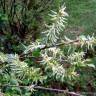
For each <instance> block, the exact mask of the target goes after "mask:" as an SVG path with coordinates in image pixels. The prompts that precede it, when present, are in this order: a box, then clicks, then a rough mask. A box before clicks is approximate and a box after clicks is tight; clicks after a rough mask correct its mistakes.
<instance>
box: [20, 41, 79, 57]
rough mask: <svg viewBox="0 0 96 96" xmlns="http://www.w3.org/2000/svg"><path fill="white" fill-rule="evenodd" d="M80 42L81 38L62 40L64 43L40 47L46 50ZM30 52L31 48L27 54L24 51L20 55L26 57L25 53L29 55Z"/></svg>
mask: <svg viewBox="0 0 96 96" xmlns="http://www.w3.org/2000/svg"><path fill="white" fill-rule="evenodd" d="M79 43H80V42H79V40H73V41H70V42H62V43H59V44H56V45H50V46H48V45H45V46H44V47H41V48H40V47H39V49H40V50H45V49H48V48H52V47H59V46H62V45H69V44H79ZM41 46H42V45H41ZM28 54H31V50H30V51H29V52H28V53H27V54H23V53H22V54H21V55H20V56H19V57H20V58H23V57H26V56H25V55H28ZM29 57H30V56H29Z"/></svg>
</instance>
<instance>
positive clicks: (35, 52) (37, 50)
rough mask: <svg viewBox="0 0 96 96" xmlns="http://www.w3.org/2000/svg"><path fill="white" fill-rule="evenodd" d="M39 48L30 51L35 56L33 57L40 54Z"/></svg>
mask: <svg viewBox="0 0 96 96" xmlns="http://www.w3.org/2000/svg"><path fill="white" fill-rule="evenodd" d="M40 51H41V50H40V49H39V48H38V49H35V50H34V51H33V52H32V55H33V56H35V57H39V56H40Z"/></svg>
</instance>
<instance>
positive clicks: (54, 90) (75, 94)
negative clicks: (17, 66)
mask: <svg viewBox="0 0 96 96" xmlns="http://www.w3.org/2000/svg"><path fill="white" fill-rule="evenodd" d="M0 86H1V87H5V86H8V87H20V88H24V87H26V88H28V89H30V90H32V89H36V90H45V91H51V92H58V93H64V94H69V95H72V96H82V95H80V94H77V93H75V92H69V91H67V90H60V89H53V88H46V87H42V86H35V85H30V86H21V85H9V84H4V85H0Z"/></svg>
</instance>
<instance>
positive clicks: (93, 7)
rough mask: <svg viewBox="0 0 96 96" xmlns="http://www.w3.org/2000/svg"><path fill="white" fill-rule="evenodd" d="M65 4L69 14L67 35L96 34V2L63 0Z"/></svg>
mask: <svg viewBox="0 0 96 96" xmlns="http://www.w3.org/2000/svg"><path fill="white" fill-rule="evenodd" d="M65 3H66V6H67V12H68V13H69V18H68V19H69V20H68V26H67V28H66V30H67V31H66V32H67V34H68V32H69V33H72V34H74V33H76V32H77V33H78V32H79V33H80V34H93V33H95V34H96V0H65ZM75 35H76V34H75Z"/></svg>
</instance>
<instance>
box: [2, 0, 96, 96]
mask: <svg viewBox="0 0 96 96" xmlns="http://www.w3.org/2000/svg"><path fill="white" fill-rule="evenodd" d="M11 1H12V2H11ZM0 2H1V7H0V32H1V33H0V35H1V37H0V42H1V45H0V47H1V48H0V51H1V52H0V94H1V93H2V94H4V96H45V95H46V96H51V95H54V93H49V92H45V91H44V88H43V90H42V87H40V86H45V87H50V88H55V89H58V90H59V89H61V90H62V89H63V90H66V91H74V92H76V91H77V92H80V94H82V92H83V91H84V92H89V91H91V92H92V91H94V92H95V91H96V84H95V74H94V73H95V71H96V68H95V60H96V57H95V53H96V52H95V51H96V49H95V44H96V37H95V35H94V34H93V35H92V36H91V35H87V36H85V35H80V36H77V37H76V38H75V39H72V38H71V37H68V36H66V35H64V36H62V34H63V33H64V29H65V28H66V26H67V18H70V17H69V16H70V15H68V14H67V12H66V6H65V4H63V5H62V2H63V0H60V1H59V0H46V1H45V0H28V1H24V0H21V1H20V0H9V1H6V2H5V1H3V0H1V1H0ZM78 2H79V1H78ZM51 3H52V4H51ZM63 3H64V2H63ZM10 4H11V6H10ZM45 5H46V6H45ZM50 10H51V12H50ZM46 14H49V15H46ZM42 15H44V16H42ZM65 30H66V29H65ZM38 34H39V35H38ZM37 35H38V36H37ZM30 36H32V37H31V38H30ZM26 37H27V40H26ZM28 39H29V40H28ZM30 85H31V86H30ZM35 86H37V87H35ZM38 86H39V88H38ZM36 88H37V90H35V89H36ZM38 89H41V90H38ZM51 90H52V89H51ZM63 95H65V94H63ZM63 95H62V96H63Z"/></svg>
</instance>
